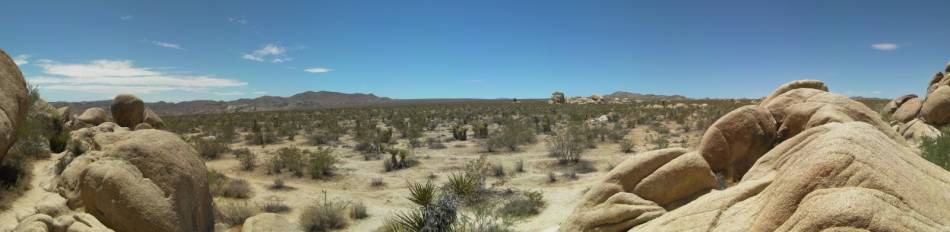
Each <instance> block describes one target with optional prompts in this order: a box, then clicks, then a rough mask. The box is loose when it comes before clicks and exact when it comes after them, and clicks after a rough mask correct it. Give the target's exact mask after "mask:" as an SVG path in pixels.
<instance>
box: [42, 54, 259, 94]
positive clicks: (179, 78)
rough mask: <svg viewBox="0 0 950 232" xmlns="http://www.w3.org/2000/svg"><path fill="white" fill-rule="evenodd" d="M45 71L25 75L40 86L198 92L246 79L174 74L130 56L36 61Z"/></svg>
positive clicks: (74, 88)
mask: <svg viewBox="0 0 950 232" xmlns="http://www.w3.org/2000/svg"><path fill="white" fill-rule="evenodd" d="M37 62H38V63H37V64H36V66H39V67H40V68H42V69H43V73H44V74H45V75H40V76H31V77H29V78H28V80H29V82H30V83H32V84H38V85H40V86H41V87H42V88H46V89H56V90H69V91H78V92H90V93H110V94H117V93H125V92H132V93H143V94H147V93H157V92H165V91H176V90H178V91H192V92H202V91H206V90H208V89H217V88H226V87H237V86H245V85H247V83H246V82H241V81H238V80H232V79H222V78H216V77H212V76H207V75H202V76H195V75H176V74H169V73H163V72H159V71H155V69H151V68H142V67H136V66H134V65H133V62H132V61H131V60H93V61H90V62H88V63H84V64H64V63H59V62H56V61H51V60H40V61H37Z"/></svg>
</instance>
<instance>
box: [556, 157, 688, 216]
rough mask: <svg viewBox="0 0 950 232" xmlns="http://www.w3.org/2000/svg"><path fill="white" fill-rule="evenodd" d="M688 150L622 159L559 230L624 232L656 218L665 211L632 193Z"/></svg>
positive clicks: (588, 192)
mask: <svg viewBox="0 0 950 232" xmlns="http://www.w3.org/2000/svg"><path fill="white" fill-rule="evenodd" d="M687 151H688V150H686V149H683V148H668V149H662V150H655V151H649V152H644V153H640V154H637V155H635V156H633V157H631V158H629V159H627V160H624V161H623V162H622V163H620V164H619V165H617V166H616V167H614V169H613V170H611V171H610V172H609V173H607V175H606V176H605V178H604V179H603V180H601V181H600V182H599V184H597V185H594V186H593V187H592V188H591V190H590V191H587V193H586V194H584V197H583V198H582V199H581V201H580V203H579V204H578V206H577V208H575V209H574V212H573V213H572V214H571V216H570V217H568V218H567V220H566V221H564V222H563V223H561V231H623V230H626V229H628V228H630V227H632V226H634V225H637V224H641V223H644V222H646V221H649V220H651V219H653V218H656V217H659V216H660V215H662V214H663V213H665V212H666V210H665V209H664V208H663V207H661V206H659V205H658V204H656V203H655V202H652V201H648V200H644V199H643V198H641V197H639V196H637V195H635V194H633V193H632V192H633V191H634V188H636V186H637V185H638V184H639V183H640V182H641V180H643V179H644V178H647V176H649V175H650V174H652V173H653V172H655V171H656V170H657V169H659V168H660V167H661V166H663V165H665V164H667V163H669V162H670V161H672V160H673V159H676V158H677V157H680V156H681V155H683V154H685V153H686V152H687Z"/></svg>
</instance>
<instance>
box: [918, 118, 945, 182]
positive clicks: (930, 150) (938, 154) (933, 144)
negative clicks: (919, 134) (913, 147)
mask: <svg viewBox="0 0 950 232" xmlns="http://www.w3.org/2000/svg"><path fill="white" fill-rule="evenodd" d="M948 135H950V127H945V128H942V129H941V130H940V136H937V137H936V138H928V137H925V138H924V139H923V140H921V142H920V145H919V146H920V151H921V156H923V157H924V159H927V160H928V161H930V162H931V163H934V164H936V165H937V166H940V167H941V168H943V169H944V170H948V171H950V136H948Z"/></svg>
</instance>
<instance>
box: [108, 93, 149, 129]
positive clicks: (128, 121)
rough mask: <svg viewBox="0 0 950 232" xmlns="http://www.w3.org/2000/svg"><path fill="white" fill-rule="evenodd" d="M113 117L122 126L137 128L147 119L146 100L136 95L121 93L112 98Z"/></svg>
mask: <svg viewBox="0 0 950 232" xmlns="http://www.w3.org/2000/svg"><path fill="white" fill-rule="evenodd" d="M111 109H112V118H113V119H114V120H115V123H116V124H119V126H122V127H128V128H135V125H138V124H139V123H142V122H144V121H145V102H142V99H139V98H138V97H136V96H135V95H131V94H119V95H117V96H115V99H112V106H111Z"/></svg>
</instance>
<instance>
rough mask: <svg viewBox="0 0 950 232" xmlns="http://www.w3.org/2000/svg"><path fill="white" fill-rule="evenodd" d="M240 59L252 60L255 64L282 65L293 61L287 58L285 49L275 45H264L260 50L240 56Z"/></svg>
mask: <svg viewBox="0 0 950 232" xmlns="http://www.w3.org/2000/svg"><path fill="white" fill-rule="evenodd" d="M241 59H245V60H253V61H257V62H265V61H267V62H271V63H283V62H287V61H291V60H293V58H291V57H289V56H287V49H286V48H284V47H281V46H280V45H276V44H272V43H269V44H265V45H264V46H263V47H261V48H260V49H257V50H254V51H252V52H250V53H244V54H241Z"/></svg>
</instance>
